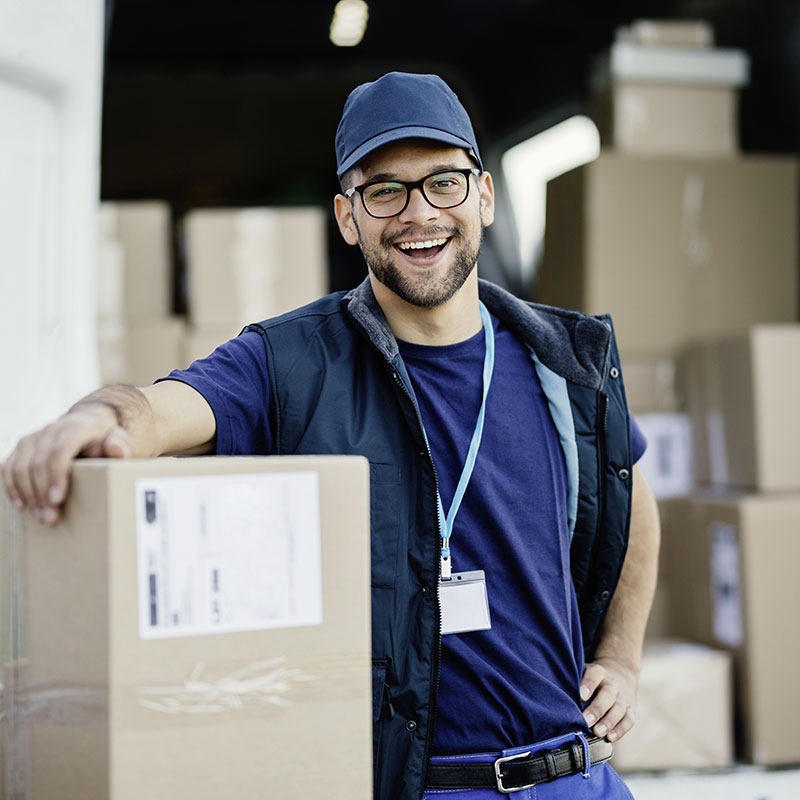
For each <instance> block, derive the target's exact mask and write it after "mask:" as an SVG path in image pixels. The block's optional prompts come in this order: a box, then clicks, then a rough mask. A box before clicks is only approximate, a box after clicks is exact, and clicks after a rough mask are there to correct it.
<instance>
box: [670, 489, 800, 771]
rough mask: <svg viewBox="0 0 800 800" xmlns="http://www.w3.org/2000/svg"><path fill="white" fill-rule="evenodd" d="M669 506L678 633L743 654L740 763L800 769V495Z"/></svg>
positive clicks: (703, 498)
mask: <svg viewBox="0 0 800 800" xmlns="http://www.w3.org/2000/svg"><path fill="white" fill-rule="evenodd" d="M664 503H665V505H666V506H667V511H668V513H666V514H664V515H663V516H662V524H663V529H662V557H663V558H665V559H666V560H667V561H668V564H667V565H666V571H667V572H668V574H669V581H670V587H671V591H670V593H669V598H670V603H671V613H670V628H671V629H672V631H673V633H674V634H675V635H677V636H683V637H686V638H689V639H692V640H695V641H698V642H702V643H705V644H708V645H710V646H712V647H718V648H725V649H729V650H730V651H731V652H732V653H733V654H734V665H735V683H736V710H737V723H738V734H739V736H738V738H739V743H738V746H739V751H740V752H739V755H740V756H741V757H742V758H744V759H746V760H749V761H753V762H755V763H759V764H764V765H773V764H792V763H797V762H800V717H798V715H797V713H796V711H795V708H794V704H793V703H792V701H791V689H790V688H788V687H791V686H793V685H794V683H795V682H796V679H797V664H798V661H800V626H799V625H798V622H797V615H796V612H795V609H796V607H797V601H796V588H795V587H796V584H797V565H798V564H800V494H786V495H783V494H775V495H763V494H761V495H757V494H720V493H714V492H706V493H695V494H694V495H692V496H690V497H686V498H675V499H672V500H668V501H664Z"/></svg>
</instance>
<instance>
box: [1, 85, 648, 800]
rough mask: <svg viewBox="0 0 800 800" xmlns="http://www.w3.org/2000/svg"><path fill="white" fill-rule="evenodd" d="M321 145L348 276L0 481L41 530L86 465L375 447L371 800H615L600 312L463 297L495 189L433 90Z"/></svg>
mask: <svg viewBox="0 0 800 800" xmlns="http://www.w3.org/2000/svg"><path fill="white" fill-rule="evenodd" d="M336 155H337V167H338V175H339V178H340V180H341V184H342V193H341V194H339V195H337V196H336V198H335V201H334V202H335V206H334V207H335V214H336V219H337V221H338V224H339V228H340V230H341V232H342V235H343V236H344V238H345V240H346V241H347V242H348V243H349V244H351V245H356V244H358V246H359V247H360V248H361V251H362V253H363V255H364V258H365V261H366V263H367V267H368V278H367V279H366V280H365V281H364V283H363V284H362V285H361V286H359V287H358V288H357V289H355V290H353V291H352V292H348V293H343V292H342V293H337V294H334V295H330V296H328V297H326V298H323V299H321V300H319V301H317V302H315V303H312V304H311V305H309V306H306V307H305V308H302V309H299V310H297V311H295V312H291V313H289V314H286V315H284V316H282V317H279V318H277V319H274V320H267V321H265V322H263V323H260V324H258V325H252V326H249V327H248V328H246V329H245V331H244V332H243V333H242V335H240V336H239V337H238V338H237V339H234V340H232V341H231V342H228V343H227V344H225V345H223V346H222V347H220V348H218V349H217V351H215V353H214V354H212V356H210V357H209V358H208V359H204V360H202V361H200V362H196V363H195V364H194V365H192V367H190V368H189V370H187V371H182V372H174V373H172V374H170V375H169V376H168V377H167V379H165V380H163V381H161V382H158V383H156V384H155V385H154V386H151V387H147V388H144V389H135V388H132V387H108V388H105V389H102V390H100V391H98V392H96V393H94V394H92V395H90V396H89V397H87V398H85V399H84V400H83V401H81V402H79V403H78V404H77V405H76V406H75V407H74V408H73V409H71V410H70V412H68V413H67V414H66V415H65V416H64V417H62V418H61V420H59V421H58V422H56V423H54V424H53V425H51V426H48V427H47V428H45V429H44V430H43V431H41V432H39V433H37V434H35V435H33V436H32V437H29V438H27V439H25V440H23V441H22V442H20V444H19V445H18V446H17V449H16V450H15V452H14V453H13V454H12V456H11V457H10V458H9V461H8V463H7V465H6V468H5V480H6V485H7V489H8V492H9V494H10V496H11V498H12V499H13V500H14V502H15V503H16V505H17V507H18V508H20V509H22V508H29V509H31V510H32V511H33V513H34V514H35V515H36V516H37V517H38V518H39V519H41V520H42V521H44V522H46V523H53V522H55V521H57V519H58V517H59V515H60V509H61V506H62V504H63V502H64V500H65V498H66V494H67V486H68V474H69V465H70V462H71V460H72V459H73V458H74V457H75V456H76V455H87V456H110V457H126V456H147V457H149V456H156V455H160V454H165V453H179V452H180V453H210V452H217V453H220V454H236V453H278V454H288V453H345V454H346V453H358V454H362V455H365V456H367V457H368V458H369V460H370V478H371V489H370V491H371V508H372V606H373V659H374V660H373V698H374V717H373V725H374V753H375V794H376V797H378V798H381V800H386V799H388V798H402V799H403V800H405V798H409V799H410V798H415V799H417V798H420V797H421V796H423V792H425V794H424V796H426V797H428V796H431V797H432V796H434V795H438V794H446V795H447V796H449V797H453V798H457V797H465V798H466V797H469V798H471V800H479V799H480V798H484V797H500V796H501V792H506V791H518V792H519V793H520V794H519V795H518V796H520V797H528V796H533V795H531V794H530V792H529V790H528V789H526V788H524V787H528V786H530V785H532V784H534V783H535V784H537V785H536V797H539V798H547V797H554V798H555V797H559V798H561V797H563V798H571V799H573V798H579V797H587V798H589V797H591V798H604V800H608V798H615V797H629V796H630V794H629V792H628V791H627V789H626V788H625V787H624V785H623V784H622V782H621V781H620V779H619V778H618V776H616V773H614V772H613V770H612V769H611V768H610V766H609V765H608V764H607V763H606V762H607V759H608V757H609V755H610V750H611V745H610V742H613V741H615V740H616V739H618V738H620V737H621V736H623V735H624V734H625V733H626V732H627V731H628V730H629V729H630V727H631V726H632V724H633V706H634V701H635V689H636V680H637V675H638V670H639V666H640V657H641V644H642V638H643V632H644V626H645V623H646V619H647V614H648V611H649V607H650V603H651V600H652V593H653V588H654V583H655V561H656V551H657V547H658V525H657V517H656V514H655V510H654V502H653V499H652V495H651V494H650V493H649V490H648V489H647V486H646V484H645V483H644V481H643V480H642V478H641V476H640V475H639V474H638V471H637V470H636V469H635V468H633V467H632V464H633V461H635V459H636V456H637V453H638V454H641V451H642V450H643V443H642V442H641V437H640V434H639V433H638V429H637V428H636V427H635V425H630V420H629V415H628V412H627V408H626V406H625V400H624V392H623V389H622V380H621V375H620V372H619V365H618V356H617V351H616V345H615V343H614V340H613V334H612V331H611V326H610V323H609V321H608V320H606V319H603V318H592V317H587V316H584V315H581V314H578V313H576V312H570V311H563V310H558V309H548V308H544V307H535V306H530V305H528V304H526V303H523V302H521V301H519V300H517V299H516V298H514V297H512V296H511V295H509V294H507V293H506V292H504V291H503V290H501V289H499V288H498V287H495V286H492V285H491V284H486V283H484V282H480V283H479V281H478V277H477V269H476V262H477V257H478V252H479V249H480V242H481V235H482V229H483V227H485V226H487V225H490V224H491V223H492V221H493V217H494V190H493V185H492V178H491V176H490V175H489V173H488V172H486V171H484V170H483V165H482V162H481V158H480V154H479V151H478V146H477V143H476V141H475V136H474V133H473V130H472V126H471V123H470V121H469V117H468V115H467V113H466V111H465V110H464V108H463V107H462V105H461V103H460V102H459V101H458V98H457V97H456V96H455V95H454V94H453V92H452V91H451V90H450V89H449V87H447V85H446V84H445V83H444V82H443V81H442V80H441V79H440V78H438V77H436V76H430V75H410V74H404V73H390V74H388V75H385V76H383V77H382V78H380V79H379V80H377V81H375V82H373V83H368V84H364V85H362V86H359V87H357V88H356V89H355V90H354V91H353V92H352V93H351V95H350V97H349V98H348V100H347V103H346V104H345V108H344V112H343V116H342V120H341V122H340V125H339V129H338V131H337V135H336ZM629 426H630V427H629ZM629 431H632V433H633V441H634V446H633V452H632V448H631V446H630V435H629ZM631 498H632V499H631ZM629 525H630V539H629V541H628V528H629ZM626 553H627V554H626ZM585 656H586V657H587V658H589V659H591V660H590V661H589V663H588V664H587V665H586V666H585V667H584V657H585ZM590 732H591V733H590ZM591 734H594V736H595V737H597V739H591V740H590V736H591ZM426 787H427V788H426Z"/></svg>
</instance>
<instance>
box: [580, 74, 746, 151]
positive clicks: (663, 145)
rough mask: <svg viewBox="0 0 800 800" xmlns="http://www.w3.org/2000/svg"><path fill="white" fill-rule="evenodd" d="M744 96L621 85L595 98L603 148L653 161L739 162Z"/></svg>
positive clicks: (716, 89) (712, 89)
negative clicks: (693, 158) (734, 158)
mask: <svg viewBox="0 0 800 800" xmlns="http://www.w3.org/2000/svg"><path fill="white" fill-rule="evenodd" d="M738 109H739V95H738V90H736V89H733V88H730V87H726V86H684V85H662V84H657V83H636V82H631V81H616V82H614V83H613V84H611V85H609V86H606V87H605V88H602V89H597V90H595V91H594V92H593V96H592V108H591V112H590V114H591V117H592V119H593V120H594V122H595V124H596V125H597V129H598V131H599V133H600V143H601V146H602V147H608V148H614V149H615V150H617V151H619V152H621V153H627V154H630V155H647V156H658V155H664V156H699V157H703V156H733V155H736V153H738V151H739V136H738V130H739V128H738Z"/></svg>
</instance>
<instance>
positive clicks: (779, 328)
mask: <svg viewBox="0 0 800 800" xmlns="http://www.w3.org/2000/svg"><path fill="white" fill-rule="evenodd" d="M682 358H683V360H684V367H683V370H682V372H683V374H684V375H685V378H684V380H685V381H686V383H687V388H686V395H687V398H688V406H689V411H690V413H691V416H692V431H693V437H694V441H695V449H696V450H697V451H698V452H699V453H700V457H699V459H698V478H699V480H700V481H702V482H704V483H711V484H714V485H721V486H725V485H731V486H738V487H743V488H752V489H756V490H758V491H780V490H795V489H800V455H799V454H798V445H799V444H800V415H798V414H797V397H798V396H800V372H799V371H798V369H797V368H796V367H797V365H798V364H800V325H798V324H794V325H791V324H787V325H757V326H754V327H753V328H751V329H750V330H749V331H748V332H746V333H743V334H739V335H735V336H729V337H723V338H719V339H714V340H706V341H703V342H701V343H698V344H695V345H693V346H691V347H690V348H687V350H686V352H685V353H684V355H683V356H682Z"/></svg>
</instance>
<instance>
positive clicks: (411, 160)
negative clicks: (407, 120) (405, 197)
mask: <svg viewBox="0 0 800 800" xmlns="http://www.w3.org/2000/svg"><path fill="white" fill-rule="evenodd" d="M438 166H444V167H471V166H473V162H472V160H471V159H470V157H469V155H468V154H467V151H466V150H465V149H464V148H463V147H453V146H452V145H448V144H443V143H441V142H434V141H430V140H427V139H403V140H402V141H399V142H392V143H391V144H387V145H384V146H383V147H379V148H378V149H377V150H374V151H373V152H372V153H370V154H369V155H368V156H366V157H365V158H363V159H362V160H361V161H360V162H359V163H358V165H357V166H356V167H355V169H356V171H357V172H359V173H360V174H361V178H363V179H364V180H369V179H370V177H372V176H373V175H376V174H381V175H392V176H395V177H398V178H402V177H404V176H406V175H408V176H409V178H411V179H413V178H416V177H420V175H422V174H424V173H425V172H426V171H430V169H429V168H433V169H436V168H437V167H438ZM420 170H422V172H420ZM417 173H419V175H418V174H417Z"/></svg>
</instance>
